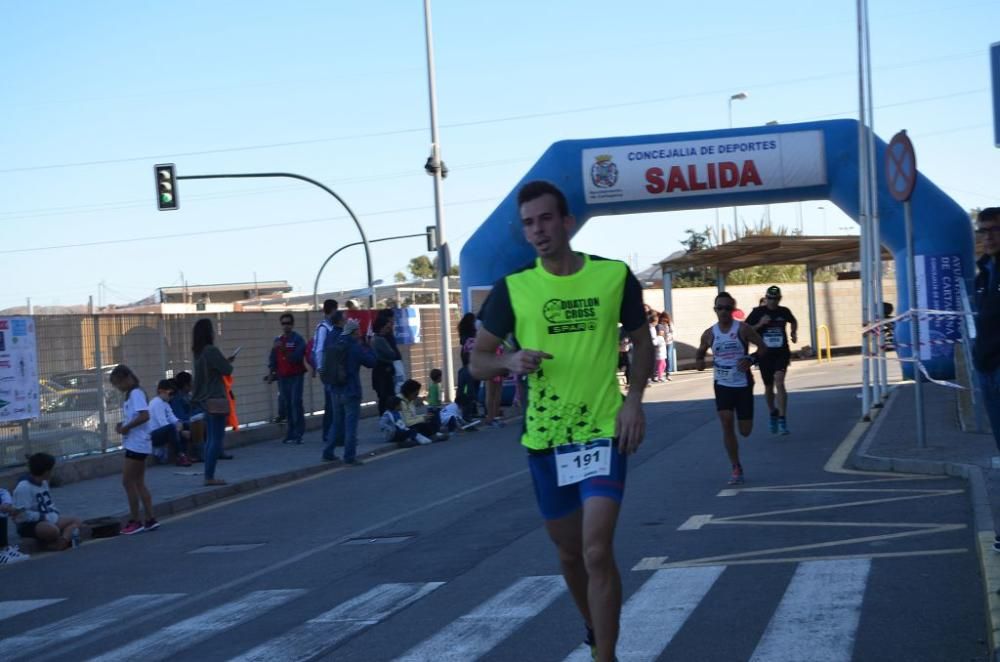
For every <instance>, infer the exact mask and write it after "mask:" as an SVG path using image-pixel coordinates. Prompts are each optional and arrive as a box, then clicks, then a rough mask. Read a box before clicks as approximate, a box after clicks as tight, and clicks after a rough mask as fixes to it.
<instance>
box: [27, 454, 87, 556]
mask: <svg viewBox="0 0 1000 662" xmlns="http://www.w3.org/2000/svg"><path fill="white" fill-rule="evenodd" d="M55 466H56V459H55V458H54V457H52V456H51V455H49V454H48V453H35V454H34V455H32V456H31V457H29V458H28V474H29V475H28V477H27V478H25V479H24V480H22V481H21V482H19V483H18V484H17V487H15V488H14V503H13V506H14V509H15V510H14V521H15V522H17V534H18V535H19V536H21V537H22V538H35V539H36V540H38V542H40V543H42V544H43V545H47V546H48V547H49V548H50V549H55V550H63V549H67V548H69V547H70V546H71V545H72V541H73V538H74V531H75V532H76V534H77V535H79V529H80V520H79V519H77V518H76V517H66V516H65V515H61V514H60V513H59V509H58V508H56V507H55V504H54V503H52V495H51V493H50V492H49V478H51V477H52V469H53V468H54V467H55Z"/></svg>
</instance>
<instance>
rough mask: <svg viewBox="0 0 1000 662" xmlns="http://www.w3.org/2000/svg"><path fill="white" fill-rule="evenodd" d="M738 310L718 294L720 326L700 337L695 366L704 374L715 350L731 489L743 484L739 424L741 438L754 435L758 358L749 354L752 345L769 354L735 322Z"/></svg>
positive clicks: (746, 327)
mask: <svg viewBox="0 0 1000 662" xmlns="http://www.w3.org/2000/svg"><path fill="white" fill-rule="evenodd" d="M735 309H736V300H735V299H733V297H732V296H730V295H729V293H728V292H719V294H718V296H716V297H715V314H716V316H717V317H718V318H719V322H718V323H717V324H715V325H713V326H711V327H710V328H708V329H706V330H705V333H703V334H701V345H700V346H699V347H698V353H697V354H696V355H695V359H696V363H695V366H696V367H697V369H698V370H704V369H705V353H706V352H707V351H708V350H709V349H711V350H712V364H713V370H714V372H715V375H714V377H715V379H714V381H715V408H716V410H717V411H718V413H719V422H720V423H721V424H722V443H723V444H724V445H725V447H726V453H727V454H728V455H729V461H730V463H732V465H733V473H732V476H731V477H730V478H729V484H730V485H740V484H742V483H743V465H742V464H741V463H740V445H739V442H738V441H737V439H736V425H735V423H736V421H737V420H738V421H739V429H740V434H742V435H743V436H744V437H749V436H750V433H751V432H752V431H753V375H751V374H750V366H751V365H753V364H755V363H756V362H757V358H756V357H755V356H752V355H751V354H750V353H749V344H750V343H753V344H754V345H756V346H757V354H758V355H759V356H763V355H764V354H765V353H766V352H767V350H766V349H765V347H764V341H763V340H761V337H760V336H759V335H757V332H756V331H754V330H753V329H752V328H751V327H750V326H749V325H747V324H744V323H743V322H740V321H738V320H734V319H733V310H735ZM734 412H735V416H734Z"/></svg>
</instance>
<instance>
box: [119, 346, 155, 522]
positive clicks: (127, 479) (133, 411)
mask: <svg viewBox="0 0 1000 662" xmlns="http://www.w3.org/2000/svg"><path fill="white" fill-rule="evenodd" d="M111 385H112V386H114V387H115V388H116V389H118V390H119V391H121V392H122V393H124V394H125V402H124V403H123V404H122V412H123V413H124V416H123V417H122V422H121V423H119V424H118V425H117V426H116V427H115V431H116V432H118V434H120V435H122V436H123V437H124V439H122V446H123V447H124V448H125V463H124V464H123V465H122V486H123V487H124V488H125V494H126V495H127V496H128V510H129V521H128V523H127V524H126V525H125V527H124V528H123V529H122V530H121V533H122V534H123V535H126V536H130V535H133V534H136V533H141V532H142V531H152V530H153V529H157V528H159V526H160V523H159V522H157V521H156V518H155V517H153V497H152V496H151V495H150V493H149V489H148V488H147V487H146V458H147V457H149V454H150V453H152V452H153V442H152V440H151V439H150V437H149V405H148V404H147V403H146V394H145V393H143V392H142V389H141V388H139V378H138V377H136V376H135V373H134V372H132V369H131V368H129V367H128V366H126V365H118V366H115V369H114V370H112V371H111ZM140 500H142V506H143V508H144V509H145V511H146V522H145V524H143V522H142V520H140V519H139V501H140Z"/></svg>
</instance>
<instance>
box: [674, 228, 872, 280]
mask: <svg viewBox="0 0 1000 662" xmlns="http://www.w3.org/2000/svg"><path fill="white" fill-rule="evenodd" d="M860 251H861V239H860V237H857V236H849V235H848V236H845V235H837V236H830V237H799V236H793V237H788V236H770V237H761V236H755V237H744V238H743V239H738V240H736V241H730V242H729V243H726V244H722V245H719V246H715V247H713V248H706V249H705V250H701V251H695V252H694V253H682V254H680V255H678V254H674V255H671V256H670V257H667V258H664V259H663V260H661V261H660V267H661V268H662V269H663V271H664V272H667V273H670V272H678V271H686V270H687V269H689V268H691V267H714V268H716V269H719V270H720V271H722V272H723V273H728V272H730V271H733V270H735V269H744V268H747V267H758V266H764V265H772V264H804V265H806V266H809V267H812V268H814V269H815V268H818V267H826V266H829V265H831V264H840V263H843V262H857V261H858V260H859V259H860ZM882 259H883V260H891V259H892V254H891V253H890V252H889V251H888V250H886V249H885V247H883V248H882Z"/></svg>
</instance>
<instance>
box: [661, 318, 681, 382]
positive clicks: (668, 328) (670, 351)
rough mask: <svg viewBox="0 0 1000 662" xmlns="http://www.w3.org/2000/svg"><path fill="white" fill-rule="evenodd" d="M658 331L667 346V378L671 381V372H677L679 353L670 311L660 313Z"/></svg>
mask: <svg viewBox="0 0 1000 662" xmlns="http://www.w3.org/2000/svg"><path fill="white" fill-rule="evenodd" d="M656 328H657V331H659V332H660V334H661V335H662V336H663V342H664V343H665V344H666V346H667V370H666V379H667V381H668V382H669V381H670V373H672V372H677V353H676V352H675V350H674V325H673V322H672V321H671V319H670V313H668V312H666V311H664V312H662V313H660V318H659V323H658V324H657V326H656Z"/></svg>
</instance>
